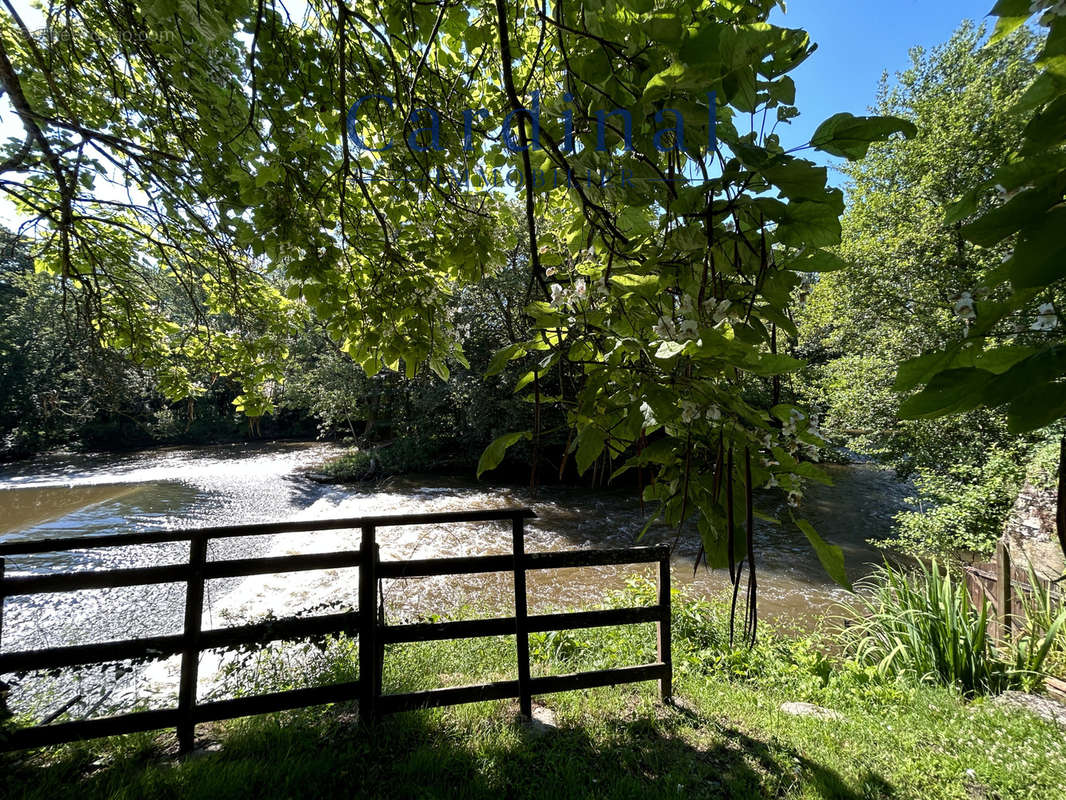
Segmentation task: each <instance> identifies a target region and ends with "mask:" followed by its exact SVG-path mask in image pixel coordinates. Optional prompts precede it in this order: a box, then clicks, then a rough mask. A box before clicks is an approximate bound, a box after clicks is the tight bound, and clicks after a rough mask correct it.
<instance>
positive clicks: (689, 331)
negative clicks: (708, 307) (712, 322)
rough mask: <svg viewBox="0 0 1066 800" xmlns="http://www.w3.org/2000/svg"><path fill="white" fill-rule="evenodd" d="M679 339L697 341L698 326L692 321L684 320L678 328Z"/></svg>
mask: <svg viewBox="0 0 1066 800" xmlns="http://www.w3.org/2000/svg"><path fill="white" fill-rule="evenodd" d="M680 333H681V338H683V339H698V338H699V336H700V326H699V325H698V324H697V322H696V320H694V319H686V320H683V321H682V323H681V328H680Z"/></svg>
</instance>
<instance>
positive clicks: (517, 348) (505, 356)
mask: <svg viewBox="0 0 1066 800" xmlns="http://www.w3.org/2000/svg"><path fill="white" fill-rule="evenodd" d="M525 354H526V349H525V347H524V346H523V345H521V344H512V345H509V346H507V347H504V348H503V349H501V350H497V351H496V353H495V355H493V357H492V361H490V362H489V368H488V369H487V370H485V376H486V377H490V376H492V375H499V374H500V373H501V372H503V371H504V370H505V369H506V368H507V364H508V363H510V362H511V361H512V360H514V359H516V358H521V357H522V356H524V355H525Z"/></svg>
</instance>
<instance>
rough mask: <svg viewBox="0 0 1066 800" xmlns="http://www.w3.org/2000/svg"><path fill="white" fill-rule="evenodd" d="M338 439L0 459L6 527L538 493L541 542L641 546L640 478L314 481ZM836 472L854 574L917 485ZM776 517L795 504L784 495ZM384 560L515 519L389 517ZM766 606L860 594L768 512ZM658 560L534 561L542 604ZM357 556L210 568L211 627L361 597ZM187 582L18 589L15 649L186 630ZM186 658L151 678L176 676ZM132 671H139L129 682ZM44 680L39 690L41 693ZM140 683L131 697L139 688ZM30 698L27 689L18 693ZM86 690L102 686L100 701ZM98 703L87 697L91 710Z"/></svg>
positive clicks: (830, 500)
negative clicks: (299, 564)
mask: <svg viewBox="0 0 1066 800" xmlns="http://www.w3.org/2000/svg"><path fill="white" fill-rule="evenodd" d="M335 452H337V450H336V448H335V447H333V446H331V445H326V444H318V443H313V444H292V443H285V444H266V445H237V446H220V447H203V448H189V449H164V450H152V451H146V452H143V453H136V454H131V455H126V456H120V457H85V456H49V457H47V458H41V459H38V460H36V461H34V462H29V463H24V464H18V465H13V466H9V467H8V468H6V469H4V470H3V471H0V541H5V542H7V541H29V540H35V539H41V538H49V537H64V538H70V539H71V540H72V543H75V544H76V542H77V540H78V539H81V538H84V537H91V536H94V535H100V534H105V533H114V532H120V531H143V530H158V529H162V528H175V527H194V526H201V525H208V524H210V525H225V524H239V523H251V522H263V521H272V520H282V519H324V518H330V517H355V516H361V515H369V514H374V515H377V514H391V513H411V512H430V511H460V510H473V509H486V508H498V507H503V506H512V505H522V506H530V507H531V508H532V509H533V510H534V511H535V512H536V515H537V516H536V518H535V519H533V520H530V521H529V523H528V527H527V542H526V549H527V551H529V552H533V551H538V550H563V549H571V548H598V547H621V546H628V545H632V544H635V543H636V538H637V535H638V534H639V532H640V530H641V529H642V528H643V527H644V524H645V521H646V518H645V517H644V515H643V514H642V512H641V508H640V504H639V502H638V501H637V500H636V498H635V497H634V496H633V495H632V494H631V493H628V492H624V491H614V490H607V491H603V490H598V491H590V490H583V489H577V488H541V489H539V490H538V491H537V493H536V494H535V495H532V494H531V493H530V492H529V490H528V488H515V487H506V486H492V485H490V484H485V483H479V482H477V481H475V480H473V479H470V478H461V477H445V478H442V477H440V476H423V477H419V476H412V477H406V478H403V479H393V480H389V481H385V482H383V483H381V484H378V485H374V486H360V487H336V486H327V485H320V484H316V483H314V482H311V481H309V480H307V479H306V478H305V477H303V476H302V474H301V473H302V471H304V470H306V469H307V468H309V467H312V466H313V465H314V464H316V463H318V462H320V461H321V460H323V459H324V458H327V457H328V456H330V455H332V454H333V453H335ZM826 469H827V471H828V472H829V473H830V474H831V476H832V477H833V479H834V484H833V486H829V487H826V486H820V485H811V486H810V487H809V490H808V494H807V497H806V499H805V501H804V506H803V508H802V513H803V516H804V517H805V518H807V519H808V520H810V521H811V522H812V523H813V524H814V525H815V527H816V528H817V529H818V531H819V532H820V533H821V534H822V536H823V537H824V538H825V539H827V540H828V541H830V542H832V543H834V544H837V545H839V546H841V547H842V548H843V550H844V554H845V559H846V564H847V571H848V574H849V576H850V577H851V578H852V579H856V578H858V577H861V576H862V575H864V574H867V573H868V572H869V570H870V565H871V564H874V563H879V562H880V561H881V560H882V555H881V553H880V551H879V550H878V549H877V548H876V547H875V546H873V545H871V544H869V543H868V540H871V539H873V540H876V539H879V538H883V537H884V536H886V535H887V534H888V533H889V531H890V528H891V524H892V517H893V515H894V514H895V513H896V512H897V511H898V510H899V509H900V508H901V507H902V500H903V498H904V497H905V495H906V493H907V487H906V486H904V485H901V484H900V483H898V482H897V481H895V480H894V478H893V475H892V473H891V472H889V471H885V470H882V469H879V468H877V467H875V466H872V465H865V464H852V465H828V466H827V467H826ZM767 510H768V511H769V512H771V513H772V514H776V515H779V516H783V517H785V518H787V516H788V515H787V513H783V512H784V511H785V509H783V508H780V507H771V508H769V509H767ZM378 537H379V542H380V545H381V549H382V558H383V559H390V560H391V559H408V558H428V557H434V556H449V555H475V554H490V553H506V552H509V551H510V531H509V529H508V528H507V527H506V526H505V525H501V524H494V523H488V524H464V525H447V526H444V525H437V526H417V527H409V528H391V529H388V528H386V529H381V530H380V531H379V533H378ZM658 542H668V543H671V544H673V543H675V542H676V547H675V550H674V559H673V580H674V582H675V584H676V585H683V586H688V587H690V589H691V590H692V591H693V592H695V593H697V594H702V595H706V596H720V595H722V594H724V593H725V592H726V591H727V588H728V577H727V576H726V575H725V574H724V571H718V570H707V569H706V568H703V567H701V568H700V569H699V570H698V571H696V572H695V574H694V573H693V567H692V564H693V560H694V559H695V556H696V552H697V549H698V542H697V541H696V540H695V538H694V536H692V535H691V534H688V535H686V534H684V533H683V534H682V535H681V536H680V537H678V536H677V532H676V531H674V530H667V529H665V528H664V527H662V526H653V527H652V528H651V529H650V530H649V532H648V534H647V535H646V536H645V537H644V539H643V540H642V541H641V542H640V543H641V544H653V543H658ZM353 545H354V546H356V547H357V546H358V543H357V538H356V534H355V533H346V532H331V533H319V534H286V535H281V536H271V537H251V538H246V539H234V540H228V541H217V542H214V543H212V545H211V550H210V557H215V558H218V557H227V558H235V557H243V556H254V555H261V554H267V553H271V554H284V553H295V552H314V551H324V550H330V549H334V548H336V547H338V546H345V547H348V546H353ZM186 552H187V548H186V546H184V545H181V544H175V545H156V546H151V547H117V548H107V549H102V550H84V549H82V550H78V549H74V550H71V551H68V552H65V553H61V554H45V555H40V556H22V557H19V556H16V557H12V558H9V559H8V563H7V570H8V574H25V573H31V572H43V571H55V570H61V569H62V570H81V569H101V568H108V567H119V566H141V565H148V564H161V563H168V562H180V561H182V560H183V559H184V558H185V555H186ZM757 558H758V562H759V586H760V613H761V614H762V615H763V616H764V617H765V616H768V617H771V618H775V619H777V620H784V621H787V622H789V623H791V624H798V625H801V626H803V625H810V624H812V622H813V621H814V620H815V619H817V618H818V616H819V615H820V614H821V613H823V612H825V611H826V610H829V609H831V608H832V607H833V605H834V604H835V603H836V602H837V601H839V600H841V599H844V597H845V593H844V592H843V591H842V590H841V589H839V587H837V586H835V584H833V583H832V582H831V581H830V580H829V578H828V577H827V576H826V574H825V572H824V570H823V569H822V567H821V565H820V564H819V562H818V559H817V558H816V557H815V555H814V553H813V552H812V551H811V549H810V547H809V545H808V544H807V541H806V539H805V538H804V537H803V536H802V534H800V533H799V532H798V531H797V530H796V529H795V528H793V527H792V526H791V525H781V526H773V525H770V524H768V523H762V522H759V523H757ZM640 573H643V574H646V575H649V576H651V575H652V571H651V569H650V568H646V569H641V568H639V567H625V566H622V567H595V568H582V569H570V570H558V571H550V572H540V571H537V572H533V573H531V574H530V576H529V593H530V607H531V610H533V611H538V610H546V609H559V608H574V607H582V608H596V607H602V605H603V603H604V596H605V593H606V592H608V591H610V590H612V589H618V588H620V587H622V586H623V585H624V582H625V580H626V578H627V577H628V576H630V575H633V574H640ZM357 588H358V584H357V579H356V575H355V571H354V570H332V571H323V572H320V573H297V574H292V575H275V576H256V577H253V578H248V579H232V580H227V581H212V582H210V584H209V586H208V592H207V609H206V611H205V623H204V624H205V627H215V626H222V625H226V624H232V622H233V621H235V620H246V619H254V618H255V617H257V616H260V615H262V614H265V613H274V614H276V615H278V616H284V615H286V614H290V613H294V612H296V611H300V610H302V609H306V608H310V607H315V606H318V605H320V604H323V603H332V604H335V605H341V606H344V605H350V606H356V605H357V602H356V596H357ZM383 594H384V597H385V603H386V613H387V615H388V619H389V620H390V621H399V620H407V619H412V618H416V617H419V616H424V615H428V614H432V613H442V612H443V613H448V612H450V611H454V610H455V609H456V608H458V607H461V606H473V607H477V608H482V609H500V610H506V609H507V608H508V607H509V605H510V603H511V598H512V585H511V579H510V577H509V576H507V575H491V574H490V575H485V576H469V577H444V578H428V579H417V580H402V581H399V580H398V581H386V582H385V584H384V586H383ZM183 607H184V587H183V586H181V585H177V584H174V585H164V586H153V587H133V588H129V589H114V590H106V591H93V592H78V593H71V594H64V595H39V596H32V597H27V598H12V599H9V600H8V601H7V602H6V605H5V613H4V622H3V625H4V627H3V631H2V633H3V643H2V646H3V649H4V650H13V649H25V648H31V647H44V646H56V645H62V644H71V643H74V642H79V643H87V642H96V641H106V640H109V639H116V638H127V637H133V636H144V635H155V634H167V633H177V632H180V628H181V614H182V610H183ZM172 672H173V670H172V669H171V670H170V672H169V673H167V672H166V671H164V672H162V673H157V674H156V675H155V676H154V678H153V680H155V681H156V682H159V681H163V682H167V681H168V680H169V679H171V678H173V675H172ZM127 683H128V681H127ZM31 687H32V690H31ZM110 687H111V688H110V689H105V688H103V684H99V685H96V684H94V685H93V686H92V687H89V688H88V689H87V688H86V686H84V685H83V686H72V685H70V684H69V681H68V682H66V683H64V682H63V681H58V682H57V681H50V682H49V681H45V682H38V683H33V682H32V681H30V682H29V683H26V682H24V683H23V684H22V686H21V687H19V688H20V690H21V691H17V692H15V693H14V694H13V698H14V703H15V705H16V707H18V706H19V705H23V706H24V707H26V708H28V707H31V706H32V707H33V708H34V709H35V710H38V711H39V710H41V709H45V708H48V707H54V706H55V705H58V704H59V703H62V702H64V701H65V699H66V698H68V697H70V696H77V693H78V692H81V693H83V694H85V693H88V694H91V695H93V696H97V695H99V696H100V697H104V696H106V697H107V698H109V700H108V702H109V703H110V704H112V705H116V704H120V703H119V701H120V700H122V701H123V702H129V701H130V700H131V699H134V700H136V699H138V697H139V695H138V692H139V691H141V688H143V687H141V688H138V687H137V686H134V687H133V688H132V689H131V688H130V687H129V686H128V685H127V687H126V689H125V690H124V692H123V693H119V694H120V695H121V697H119V696H118V695H116V694H115V688H114V684H113V683H112V684H110ZM131 692H132V694H131ZM20 698H21V702H20ZM85 705H88V700H86V701H85ZM87 710H88V709H86V711H87Z"/></svg>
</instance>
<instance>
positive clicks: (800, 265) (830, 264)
mask: <svg viewBox="0 0 1066 800" xmlns="http://www.w3.org/2000/svg"><path fill="white" fill-rule="evenodd" d="M847 266H848V262H847V261H845V260H844V259H842V258H841V257H840V256H838V255H837V254H836V253H831V252H829V251H828V250H814V251H812V252H809V253H804V254H803V255H802V256H800V257H799V258H795V259H793V260H792V261H790V262H789V264H788V268H789V269H791V270H794V271H796V272H836V271H838V270H842V269H844V268H845V267H847Z"/></svg>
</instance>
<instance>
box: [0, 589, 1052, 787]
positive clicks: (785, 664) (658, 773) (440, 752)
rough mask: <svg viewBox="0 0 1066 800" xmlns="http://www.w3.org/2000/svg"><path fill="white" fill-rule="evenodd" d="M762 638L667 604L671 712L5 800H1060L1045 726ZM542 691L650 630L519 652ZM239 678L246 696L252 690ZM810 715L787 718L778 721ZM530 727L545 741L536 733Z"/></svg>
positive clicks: (240, 754)
mask: <svg viewBox="0 0 1066 800" xmlns="http://www.w3.org/2000/svg"><path fill="white" fill-rule="evenodd" d="M829 635H831V634H828V633H823V634H815V635H810V636H805V637H802V638H786V637H783V636H780V635H774V634H770V633H767V634H764V635H763V637H762V638H761V640H760V643H759V645H758V646H757V647H755V648H754V649H752V650H747V649H742V648H737V649H734V648H731V647H730V646H729V641H728V630H727V626H726V623H725V617H724V614H723V613H722V610H721V609H720V608H718V607H716V606H713V605H711V606H708V605H705V604H703V605H701V604H693V603H679V604H677V606H676V611H675V621H674V645H675V692H676V695H677V702H676V704H674V705H663V704H661V703H660V702H659V701H658V699H657V696H656V689H655V687H654V685H650V684H644V685H637V686H630V687H616V688H607V689H597V690H590V691H585V692H570V693H562V694H556V695H549V696H545V697H541V698H537V700H538V705H539V708H538V711H537V714H536V716H537V717H538V718H539V719H540V720H541V722H539V723H535V724H534V725H529V724H528V723H525V722H523V721H521V720H520V719H519V718H518V717H517V714H516V707H515V704H514V703H513V702H494V703H482V704H477V705H472V706H461V707H457V708H453V709H444V710H436V711H426V712H417V713H410V714H402V715H398V716H395V717H389V718H386V719H385V720H383V721H382V722H380V723H378V724H376V725H374V726H373V727H371V728H367V729H363V728H360V727H359V726H358V725H357V724H356V718H357V713H356V710H355V709H354V708H353V707H351V706H333V707H327V708H324V709H323V708H319V709H311V710H305V711H301V712H295V713H288V714H279V715H271V716H267V717H258V718H253V719H249V720H242V721H236V722H234V723H230V724H226V725H220V726H216V727H214V728H201V735H202V736H203V741H202V744H203V745H204V746H205V750H204V751H203V752H201V753H200V754H198V756H197V757H194V758H191V759H188V760H186V761H184V762H179V761H176V760H175V759H174V757H173V748H174V742H173V735H172V734H169V733H168V734H158V735H147V734H146V735H141V736H130V737H125V738H123V739H116V740H110V741H106V742H98V743H94V744H83V745H77V746H71V747H67V748H62V749H56V750H53V751H50V752H42V753H38V754H35V755H32V756H30V757H8V759H7V763H5V764H3V766H4V768H5V769H6V771H7V774H8V775H9V776H10V777H9V778H8V780H7V791H8V794H9V796H12V797H26V798H37V797H40V798H46V797H47V798H59V797H78V798H94V797H149V796H150V797H169V796H173V797H183V798H200V797H202V798H212V800H214V798H220V797H235V798H236V797H255V798H261V797H279V798H280V797H286V798H291V797H334V796H336V797H342V796H343V797H360V798H364V797H365V798H377V797H381V798H403V797H434V798H435V797H440V798H449V800H450V799H451V798H457V797H469V798H500V797H514V798H526V797H529V798H533V797H538V798H540V797H544V798H553V799H554V798H571V797H572V798H615V797H619V798H621V797H627V798H628V797H634V798H635V797H639V798H678V797H686V798H688V797H700V798H702V797H708V798H710V797H723V798H724V797H738V798H740V797H745V798H746V797H775V798H812V797H835V798H887V797H896V798H960V799H961V798H967V799H969V798H977V797H982V798H992V797H1001V798H1034V800H1036V799H1038V798H1039V799H1041V800H1042V799H1043V798H1048V800H1050V799H1051V798H1058V797H1060V796H1061V788H1062V786H1063V785H1066V744H1064V738H1063V730H1062V728H1060V727H1058V726H1057V725H1056V724H1055V723H1052V722H1048V721H1045V720H1042V719H1040V718H1039V717H1037V716H1035V715H1033V714H1031V713H1029V712H1028V711H1024V710H1019V709H1013V708H1009V707H1006V706H1004V705H1002V704H1000V703H999V702H997V701H996V700H995V699H993V698H977V699H972V700H968V699H966V698H964V697H963V696H962V695H960V694H959V693H958V692H957V691H955V690H953V689H949V688H944V687H938V686H931V685H923V684H920V683H916V682H909V681H901V680H886V679H884V678H880V677H878V674H877V671H876V670H874V669H872V668H869V667H864V666H861V665H860V664H858V663H857V662H855V661H853V660H850V659H847V658H844V657H828V656H826V655H824V654H823V650H822V648H821V645H822V644H824V642H823V641H820V637H822V636H829ZM531 651H532V656H533V658H534V662H535V669H536V671H537V672H539V673H548V672H552V673H555V672H567V671H572V670H575V669H585V668H593V667H606V666H618V665H620V664H622V663H637V662H639V661H641V660H644V659H646V658H648V657H649V656H650V655H651V654H652V653H653V652H654V631H653V630H652V629H651V627H650V626H632V627H629V628H624V629H622V628H610V629H603V630H599V631H591V632H568V633H563V634H551V635H538V636H534V637H533V639H532V642H531ZM356 656H357V648H356V646H355V645H354V644H353V643H352V642H349V641H346V640H341V641H333V642H331V643H330V644H329V645H328V646H327V647H326V649H325V650H324V651H323V652H322V653H319V654H318V655H316V657H315V658H313V659H311V660H306V659H305V660H303V661H301V662H299V663H302V664H303V666H302V667H300V668H297V669H294V668H293V664H294V663H296V662H292V661H290V660H289V659H290V654H287V653H286V652H284V651H279V652H275V653H273V654H272V655H270V656H263V655H260V656H259V657H258V658H257V661H256V666H257V669H256V671H255V672H254V673H251V672H239V671H234V672H233V673H231V675H230V678H231V680H232V681H233V682H234V684H233V685H234V687H236V686H237V685H242V686H243V688H244V690H245V691H267V690H270V689H277V688H290V687H293V686H300V685H307V684H309V683H323V682H327V681H339V680H349V679H351V678H353V677H356V674H357V667H356V664H357V658H356ZM514 663H515V662H514V642H513V640H511V639H508V638H500V639H492V640H488V639H478V640H469V641H460V642H445V643H431V644H420V645H404V646H395V647H390V648H389V650H388V653H387V657H386V660H385V664H386V674H385V677H384V680H385V686H386V689H387V690H388V691H405V690H417V689H423V688H428V687H431V686H440V685H459V684H464V683H469V682H477V681H483V680H491V679H494V678H500V677H504V676H509V675H511V674H512V673H513V670H514ZM249 674H254V676H255V677H254V678H249V677H247V675H249ZM796 702H805V703H811V704H814V705H816V706H817V707H818V708H821V709H825V711H824V712H821V714H820V715H817V716H811V715H794V714H791V713H788V712H787V711H785V710H783V708H782V706H783V705H784V704H786V703H796ZM545 722H546V723H547V724H545Z"/></svg>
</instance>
